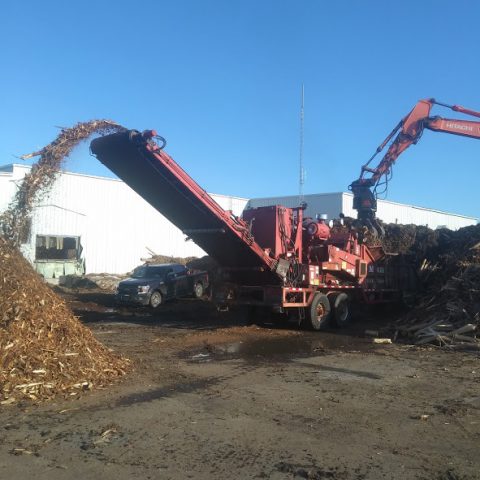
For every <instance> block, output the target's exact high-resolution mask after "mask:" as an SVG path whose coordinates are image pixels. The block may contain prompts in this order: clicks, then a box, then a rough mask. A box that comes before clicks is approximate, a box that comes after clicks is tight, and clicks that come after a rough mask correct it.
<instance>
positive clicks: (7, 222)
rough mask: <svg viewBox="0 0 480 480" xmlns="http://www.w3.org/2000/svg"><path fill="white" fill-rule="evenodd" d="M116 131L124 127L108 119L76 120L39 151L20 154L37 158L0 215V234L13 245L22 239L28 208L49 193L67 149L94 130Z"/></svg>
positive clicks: (26, 222) (24, 157) (25, 230)
mask: <svg viewBox="0 0 480 480" xmlns="http://www.w3.org/2000/svg"><path fill="white" fill-rule="evenodd" d="M120 130H124V127H122V126H120V125H118V124H117V123H115V122H112V121H110V120H91V121H88V122H81V123H77V124H76V125H74V126H73V127H71V128H64V129H62V130H61V132H60V134H59V135H58V136H57V138H56V139H55V140H54V141H53V142H51V143H50V144H48V145H47V146H46V147H44V148H43V149H42V150H40V151H39V152H34V153H31V154H28V155H24V156H23V157H22V158H23V159H28V158H32V157H36V156H40V159H39V160H38V162H36V163H35V164H34V165H33V166H32V169H31V171H30V173H28V174H27V175H25V177H24V179H23V182H22V184H21V185H20V188H19V189H18V190H17V193H16V194H15V197H14V199H13V200H12V202H11V203H10V205H9V206H8V208H7V210H5V211H4V212H3V213H2V214H1V215H0V236H3V237H4V238H6V239H7V240H10V241H12V242H13V243H15V244H16V245H19V244H20V243H24V242H26V241H27V239H28V235H29V230H30V214H31V211H32V208H33V207H34V205H35V202H37V201H39V200H41V199H42V198H43V197H44V195H46V194H47V193H48V192H49V190H50V188H51V187H52V185H53V184H54V183H55V179H56V177H57V174H58V172H59V171H60V168H61V166H62V164H63V161H64V160H65V158H66V157H68V155H69V154H70V152H71V151H72V150H73V149H74V148H75V147H76V146H77V145H78V144H79V143H80V142H82V141H83V140H86V139H87V138H88V137H90V136H91V135H92V134H94V133H98V134H102V135H105V134H107V133H113V132H116V131H120Z"/></svg>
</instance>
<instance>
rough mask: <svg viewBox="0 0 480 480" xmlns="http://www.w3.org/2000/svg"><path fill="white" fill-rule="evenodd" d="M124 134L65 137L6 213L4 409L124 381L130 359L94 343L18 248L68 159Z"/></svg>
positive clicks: (1, 255) (0, 286)
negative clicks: (97, 139)
mask: <svg viewBox="0 0 480 480" xmlns="http://www.w3.org/2000/svg"><path fill="white" fill-rule="evenodd" d="M122 129H123V127H121V126H120V125H117V124H116V123H114V122H111V121H109V120H93V121H90V122H83V123H78V124H76V125H75V126H73V127H72V128H64V129H62V130H61V132H60V134H59V135H58V136H57V138H56V139H55V140H54V141H53V142H52V143H50V144H49V145H47V146H46V147H45V148H43V149H42V150H40V151H38V152H35V153H32V154H29V155H25V156H24V157H22V158H24V159H27V158H32V157H35V156H40V159H39V161H38V162H37V163H36V164H34V165H33V166H32V169H31V172H30V173H29V174H27V175H26V176H25V177H24V180H23V182H22V184H21V185H20V187H19V189H18V190H17V193H16V195H15V197H14V199H13V200H12V202H11V203H10V205H9V206H8V208H7V210H6V211H4V212H3V213H2V214H1V215H0V279H1V282H0V299H1V302H0V404H2V405H5V404H10V403H15V402H16V401H17V400H20V399H26V398H28V399H32V400H43V399H48V398H51V397H53V396H54V395H56V394H59V393H63V394H64V395H68V396H70V395H71V396H74V395H77V394H78V393H79V392H81V391H82V390H85V389H90V388H93V387H96V386H100V385H104V384H106V383H109V382H111V381H112V380H114V379H115V378H117V377H119V376H121V375H123V374H124V373H125V371H126V370H127V369H128V367H129V363H128V361H127V360H126V359H123V358H120V357H118V356H116V355H114V354H113V353H112V352H111V351H110V350H109V349H107V348H106V347H104V346H103V345H101V344H100V343H99V342H98V341H97V340H95V338H94V336H93V334H92V333H91V331H90V330H89V329H87V328H86V327H84V326H83V325H82V324H81V323H80V321H79V320H78V319H77V318H76V317H75V316H74V315H73V313H72V312H71V311H70V310H69V308H68V307H67V305H66V304H65V303H64V302H63V301H62V300H61V299H60V298H59V297H58V296H57V295H56V294H55V293H54V292H53V291H52V290H51V289H50V288H49V287H48V286H47V285H46V284H44V283H43V281H42V279H41V278H40V276H39V275H38V274H37V273H36V272H35V271H34V270H33V268H32V267H31V265H30V264H29V263H28V262H27V261H26V260H25V258H24V257H23V256H22V255H21V253H20V252H19V250H18V249H17V246H18V245H19V244H20V243H22V242H25V241H26V240H27V239H28V236H29V233H30V232H29V230H30V214H31V211H32V209H33V207H34V206H35V203H36V202H38V201H39V200H41V199H42V198H43V197H44V196H45V195H46V194H47V193H48V192H49V190H50V188H51V187H52V186H53V184H54V182H55V179H56V176H57V173H58V172H59V170H60V167H61V165H62V163H63V161H64V159H65V158H66V157H67V156H68V155H69V154H70V152H71V151H72V150H73V148H74V147H75V146H76V145H77V144H78V143H80V142H81V141H82V140H85V139H86V138H87V137H89V136H90V135H92V134H94V133H100V134H105V133H110V132H114V131H119V130H122Z"/></svg>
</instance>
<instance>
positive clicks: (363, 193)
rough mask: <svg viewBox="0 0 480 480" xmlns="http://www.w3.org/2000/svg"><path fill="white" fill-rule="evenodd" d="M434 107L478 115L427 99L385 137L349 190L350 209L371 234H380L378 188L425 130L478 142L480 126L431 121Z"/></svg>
mask: <svg viewBox="0 0 480 480" xmlns="http://www.w3.org/2000/svg"><path fill="white" fill-rule="evenodd" d="M433 105H441V106H442V107H447V108H450V109H451V110H453V111H455V112H460V113H464V114H466V115H471V116H473V117H479V118H480V112H476V111H474V110H469V109H468V108H464V107H461V106H459V105H447V104H445V103H440V102H437V101H435V99H433V98H430V99H427V100H420V101H419V102H418V103H417V104H416V105H415V107H414V108H413V110H412V111H411V112H410V113H409V114H408V115H407V116H406V117H404V118H403V119H402V120H401V121H400V122H399V124H398V125H397V126H396V127H395V128H394V129H393V131H392V132H391V133H390V135H388V137H387V138H386V139H385V140H384V141H383V142H382V144H381V145H380V146H379V147H378V148H377V150H376V151H375V153H374V155H373V156H372V157H371V158H370V159H369V161H368V162H367V163H366V164H365V165H363V166H362V171H361V173H360V177H359V178H358V179H357V180H355V181H354V182H352V184H351V185H350V187H349V188H350V190H351V191H352V192H353V208H354V209H355V210H357V212H358V220H359V221H360V222H361V223H362V224H364V225H366V226H367V227H368V228H369V229H370V230H372V231H373V232H377V233H380V232H381V227H380V226H379V224H378V222H376V220H375V212H376V210H377V192H376V189H377V187H378V186H379V185H386V184H387V183H388V179H389V175H390V174H391V171H392V166H393V164H394V163H395V161H396V160H397V158H398V157H399V156H400V155H401V154H402V153H403V152H404V151H405V150H406V149H407V148H408V147H410V145H414V144H416V143H417V142H418V140H420V138H421V136H422V133H423V130H424V129H425V128H428V129H429V130H434V131H436V132H445V133H451V134H453V135H461V136H464V137H471V138H477V139H480V122H476V121H469V120H458V119H455V120H452V119H448V118H442V117H438V116H436V117H431V116H430V110H431V109H432V107H433ZM392 139H394V140H393V142H392V143H391V145H390V147H389V148H388V150H387V153H386V154H385V156H384V157H383V158H382V160H381V161H380V163H379V164H378V166H377V167H375V168H370V167H369V164H370V163H371V162H372V161H373V159H374V158H375V157H376V156H377V155H378V154H379V153H380V152H381V151H382V150H383V149H384V148H385V147H386V145H387V144H388V143H389V142H390V141H391V140H392ZM367 174H370V176H367ZM372 187H373V189H372Z"/></svg>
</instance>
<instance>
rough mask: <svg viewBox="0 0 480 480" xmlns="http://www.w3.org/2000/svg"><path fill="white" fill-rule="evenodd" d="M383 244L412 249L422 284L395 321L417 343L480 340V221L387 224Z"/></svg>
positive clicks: (390, 248)
mask: <svg viewBox="0 0 480 480" xmlns="http://www.w3.org/2000/svg"><path fill="white" fill-rule="evenodd" d="M385 227H386V228H385V230H386V235H385V239H384V245H385V250H387V251H390V252H399V253H405V254H408V255H411V256H412V257H413V259H414V260H415V262H416V263H417V265H418V267H419V268H418V273H419V277H420V280H421V281H422V284H423V290H422V291H420V292H418V295H417V303H416V306H415V307H414V308H413V309H412V310H411V311H410V312H409V313H408V314H407V315H406V316H404V317H402V318H401V319H400V320H399V321H398V323H397V324H396V325H395V326H394V328H395V330H396V335H398V336H400V337H403V338H406V339H408V340H409V341H412V342H413V343H415V344H426V343H433V344H437V345H441V346H443V345H450V346H453V345H458V344H469V345H475V346H479V345H480V339H477V337H476V333H477V331H478V329H479V327H480V225H474V226H470V227H465V228H461V229H460V230H458V231H451V230H447V229H439V230H430V229H428V228H426V227H416V226H413V225H405V226H402V225H386V226H385Z"/></svg>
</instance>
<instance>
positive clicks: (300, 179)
mask: <svg viewBox="0 0 480 480" xmlns="http://www.w3.org/2000/svg"><path fill="white" fill-rule="evenodd" d="M304 99H305V89H304V86H303V83H302V104H301V107H300V159H299V160H300V161H299V163H300V165H299V167H300V170H299V177H298V196H299V200H300V202H299V203H301V202H303V184H304V183H305V170H304V168H303V118H304V116H303V104H304Z"/></svg>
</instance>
